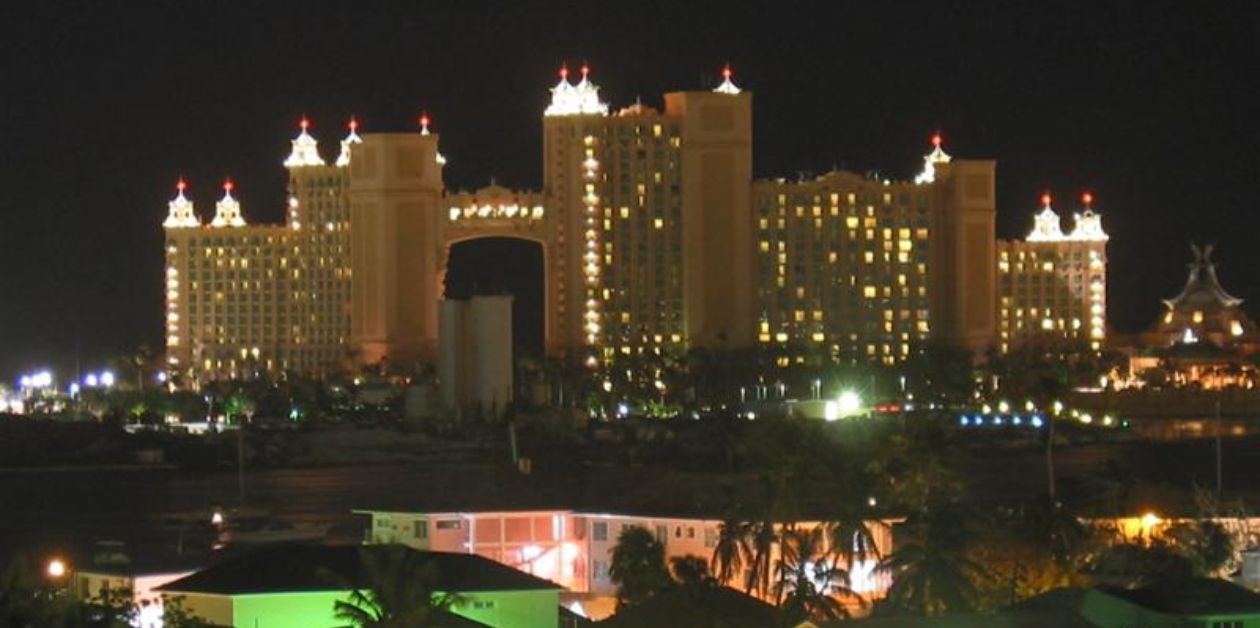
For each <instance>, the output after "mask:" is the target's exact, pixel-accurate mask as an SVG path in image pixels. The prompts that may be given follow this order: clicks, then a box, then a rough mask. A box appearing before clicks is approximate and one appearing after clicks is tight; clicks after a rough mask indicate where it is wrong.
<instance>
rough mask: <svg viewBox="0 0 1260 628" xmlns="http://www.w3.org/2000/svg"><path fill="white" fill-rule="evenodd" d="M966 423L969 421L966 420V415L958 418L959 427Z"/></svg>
mask: <svg viewBox="0 0 1260 628" xmlns="http://www.w3.org/2000/svg"><path fill="white" fill-rule="evenodd" d="M967 423H969V421H968V420H967V415H965V414H964V415H963V416H960V417H958V424H959V425H963V426H966V425H967Z"/></svg>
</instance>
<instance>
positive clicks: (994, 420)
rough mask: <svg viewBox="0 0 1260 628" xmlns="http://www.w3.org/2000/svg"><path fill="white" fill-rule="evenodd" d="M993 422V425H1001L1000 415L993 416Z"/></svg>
mask: <svg viewBox="0 0 1260 628" xmlns="http://www.w3.org/2000/svg"><path fill="white" fill-rule="evenodd" d="M993 424H994V425H1001V424H1002V417H1000V416H995V417H993Z"/></svg>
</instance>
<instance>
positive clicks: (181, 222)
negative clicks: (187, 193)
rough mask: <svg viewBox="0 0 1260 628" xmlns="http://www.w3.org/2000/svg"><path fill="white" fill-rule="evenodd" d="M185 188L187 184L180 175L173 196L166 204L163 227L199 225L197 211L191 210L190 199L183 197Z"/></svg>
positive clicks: (199, 220)
mask: <svg viewBox="0 0 1260 628" xmlns="http://www.w3.org/2000/svg"><path fill="white" fill-rule="evenodd" d="M187 188H188V184H187V183H184V178H183V177H180V179H179V181H178V182H177V183H176V184H175V190H176V193H175V198H174V199H172V200H171V202H170V203H168V204H167V207H168V208H169V209H168V210H167V213H166V220H165V221H163V222H162V226H163V227H166V228H168V229H171V228H183V227H200V226H201V219H199V218H197V213H196V212H194V211H193V204H192V201H190V200H188V199H187V198H185V197H184V190H185V189H187Z"/></svg>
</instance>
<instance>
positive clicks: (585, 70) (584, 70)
mask: <svg viewBox="0 0 1260 628" xmlns="http://www.w3.org/2000/svg"><path fill="white" fill-rule="evenodd" d="M590 73H591V66H589V65H586V63H585V62H583V63H582V78H586V75H587V74H590Z"/></svg>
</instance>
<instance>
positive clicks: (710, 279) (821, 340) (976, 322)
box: [165, 67, 1007, 379]
mask: <svg viewBox="0 0 1260 628" xmlns="http://www.w3.org/2000/svg"><path fill="white" fill-rule="evenodd" d="M575 78H576V80H571V79H570V77H569V76H568V72H567V71H564V70H562V71H561V78H560V81H559V83H558V84H557V85H556V86H555V87H553V88H552V89H551V96H552V97H551V103H550V104H549V106H548V107H547V109H546V111H545V113H544V117H543V146H542V150H543V184H542V189H541V190H539V191H520V190H510V189H506V188H503V187H500V186H497V185H493V184H492V185H490V186H488V187H485V188H482V189H479V190H475V191H469V192H455V191H449V190H446V189H445V186H444V184H443V178H442V168H443V165H444V164H445V162H446V159H445V157H444V156H443V155H442V154H441V152H440V151H439V136H438V135H437V134H435V133H431V132H430V131H429V124H428V120H427V119H426V118H422V120H421V129H420V131H419V132H409V133H363V134H362V136H360V135H359V134H358V133H356V132H355V129H354V128H353V127H352V129H351V132H350V135H349V136H348V137H347V138H346V139H345V140H343V141H342V146H341V148H342V150H341V154H340V155H339V157H338V158H337V159H336V161H335V163H334V164H333V165H328V164H326V163H325V162H324V160H323V158H322V157H321V156H320V154H319V151H318V146H317V143H316V141H315V139H314V138H313V137H312V136H311V135H310V134H309V133H308V131H307V126H306V123H305V122H304V123H303V127H302V131H301V133H300V135H299V136H298V138H297V139H295V140H293V149H292V154H291V155H290V156H289V158H288V159H287V160H286V161H285V165H286V167H288V169H289V172H290V189H289V201H288V202H289V213H288V219H287V221H286V223H285V224H282V225H261V226H258V225H247V224H246V223H245V221H244V219H243V217H242V216H241V212H240V206H239V203H237V202H236V201H235V199H233V198H232V197H231V190H230V187H229V188H228V189H227V191H225V194H224V198H223V200H220V201H219V203H218V205H217V209H218V211H217V212H216V216H215V218H214V219H213V220H212V221H210V222H209V224H202V221H201V219H200V218H199V217H198V216H197V214H196V213H195V211H194V209H193V205H192V202H191V201H189V200H188V199H186V198H185V196H184V190H183V187H182V186H181V188H180V193H179V195H178V196H177V197H176V199H175V200H174V201H172V203H171V207H170V215H169V216H168V218H167V221H166V223H165V226H166V232H167V270H166V281H167V316H166V320H167V349H168V360H169V361H170V362H171V366H172V368H173V369H176V370H180V371H184V372H188V373H189V374H191V375H194V376H196V377H199V378H203V379H206V378H215V377H224V376H232V375H240V374H244V373H246V372H248V371H249V370H250V369H255V370H258V369H265V370H281V369H287V370H295V371H302V372H308V373H314V374H322V373H328V372H333V371H336V370H341V369H345V368H348V367H353V366H356V365H366V364H378V363H381V362H388V363H390V364H394V365H398V366H409V365H418V364H421V363H424V362H428V361H431V360H433V358H434V355H435V352H436V349H437V345H438V333H439V332H438V330H439V324H438V310H439V302H440V300H441V299H442V297H443V293H444V277H445V273H446V265H447V261H448V259H449V252H450V247H451V246H452V245H453V244H455V243H458V242H460V241H463V240H469V239H474V238H481V237H490V236H497V237H513V238H522V239H526V240H531V241H534V242H538V243H539V244H540V245H541V246H542V250H543V258H544V272H545V274H546V277H545V281H544V286H545V291H546V295H545V300H544V302H545V342H546V348H547V351H548V353H549V354H551V355H557V356H567V357H570V358H575V359H578V360H580V361H582V362H584V363H587V364H590V365H596V364H599V363H602V362H605V361H607V360H610V359H613V358H614V357H615V356H616V355H618V354H625V355H628V354H636V353H641V352H651V353H665V352H670V353H675V354H677V353H682V352H685V351H686V350H688V349H691V348H695V347H704V348H710V349H719V350H721V349H741V348H751V347H755V346H758V345H762V346H766V345H770V346H776V345H777V346H781V348H782V349H783V352H785V353H786V354H791V353H793V352H796V353H804V352H816V351H822V352H825V353H827V354H829V355H831V356H832V357H833V358H834V359H837V360H843V361H865V360H873V361H880V362H885V363H892V362H895V361H897V360H899V359H902V358H903V357H905V356H907V355H909V353H910V352H911V351H912V348H913V347H916V346H919V345H922V344H923V343H924V342H927V341H940V342H944V343H949V344H954V345H957V346H961V347H964V348H967V349H970V350H972V351H975V352H977V353H979V352H983V351H985V350H986V349H988V348H989V347H991V346H995V345H996V344H997V342H998V333H999V329H1004V327H1002V325H1001V323H1000V321H999V320H998V317H999V308H998V303H999V294H998V290H999V283H998V273H997V256H998V242H997V241H996V239H995V237H994V232H995V227H994V218H995V214H996V208H995V200H994V169H995V163H994V162H993V161H986V160H961V159H951V158H950V156H949V155H947V154H946V153H945V152H944V151H943V150H942V147H941V143H940V140H939V137H937V138H934V144H935V145H934V147H933V150H932V151H931V152H930V153H929V154H928V155H926V156H925V157H924V164H923V171H922V173H921V174H919V175H918V176H917V177H916V178H915V179H914V180H912V181H893V180H886V179H881V178H872V177H870V176H861V175H857V174H854V173H850V172H844V171H836V172H831V173H828V174H826V175H823V176H820V177H817V178H814V179H809V180H798V181H784V180H756V181H754V179H753V176H752V171H753V169H752V125H753V118H752V109H753V96H752V94H751V93H748V92H746V91H741V90H740V89H739V88H738V87H736V86H735V84H734V83H733V82H732V80H731V76H730V73H729V71H726V72H724V75H723V79H724V80H723V82H722V83H721V84H720V85H719V86H718V87H717V88H716V89H713V90H706V91H686V92H673V93H668V94H665V95H664V106H663V110H657V109H655V108H652V107H648V106H644V105H641V104H634V105H631V106H629V107H625V108H622V109H619V110H611V109H610V108H609V106H608V105H607V104H606V103H605V102H603V101H601V100H600V96H599V88H598V87H597V86H596V85H595V84H594V83H593V82H592V81H591V80H590V77H589V75H588V71H587V69H586V68H585V67H583V68H582V69H581V72H580V76H578V77H575ZM225 203H226V205H225ZM1003 339H1007V338H1006V335H1005V334H1004V335H1003ZM1003 344H1005V343H1003Z"/></svg>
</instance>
